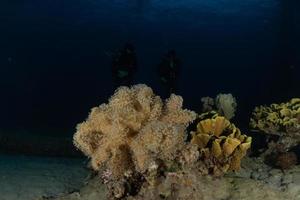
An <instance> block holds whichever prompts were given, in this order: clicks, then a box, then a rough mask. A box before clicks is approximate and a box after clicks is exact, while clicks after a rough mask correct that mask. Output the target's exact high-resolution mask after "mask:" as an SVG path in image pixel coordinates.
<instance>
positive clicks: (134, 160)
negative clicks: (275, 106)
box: [74, 84, 251, 199]
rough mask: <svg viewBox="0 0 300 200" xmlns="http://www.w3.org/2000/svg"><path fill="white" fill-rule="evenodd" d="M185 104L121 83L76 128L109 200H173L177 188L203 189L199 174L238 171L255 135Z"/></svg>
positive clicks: (79, 143) (181, 191) (182, 193)
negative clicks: (185, 107) (123, 85)
mask: <svg viewBox="0 0 300 200" xmlns="http://www.w3.org/2000/svg"><path fill="white" fill-rule="evenodd" d="M232 99H233V98H231V100H230V101H232ZM219 101H220V99H219ZM227 104H228V103H227ZM229 104H230V105H231V106H232V103H229ZM182 106H183V99H182V97H180V96H178V95H175V94H172V95H171V96H170V97H169V98H168V99H166V100H162V99H161V98H160V97H159V96H157V95H155V94H154V93H153V91H152V89H151V88H150V87H147V86H146V85H142V84H140V85H134V86H132V87H130V88H129V87H120V88H118V89H117V90H116V92H115V94H114V95H113V96H112V97H111V98H110V99H109V102H108V103H107V104H101V105H100V106H98V107H95V108H92V110H91V112H90V114H89V116H88V118H87V120H86V121H84V122H82V123H81V124H79V125H78V126H77V132H76V133H75V135H74V144H75V146H76V147H77V148H78V149H80V150H81V151H82V152H83V153H84V154H85V155H86V156H88V157H90V158H91V166H92V167H93V169H94V170H95V171H97V172H98V173H99V175H100V176H99V177H101V178H102V181H103V183H104V184H106V186H107V189H108V191H109V192H108V198H109V199H122V198H126V199H144V197H146V196H147V197H148V198H149V199H161V198H171V199H172V195H175V193H174V192H175V191H177V192H176V196H177V197H178V196H181V197H182V198H183V199H187V198H189V196H186V195H190V194H191V190H192V189H193V190H197V189H199V188H198V187H199V185H198V184H197V181H198V178H197V177H201V176H205V175H210V176H212V177H220V176H222V175H224V174H225V173H226V172H228V171H235V170H239V168H240V162H241V159H242V158H243V157H244V156H245V155H246V152H247V150H248V149H249V148H250V146H251V137H248V136H247V135H245V134H242V133H241V131H240V130H239V129H238V128H237V127H235V125H234V124H232V123H230V122H229V121H228V119H226V118H225V117H223V116H221V115H219V114H217V113H216V112H214V111H211V112H207V113H204V114H201V115H198V114H196V113H195V112H193V111H191V110H187V109H183V108H182ZM230 112H231V114H229V116H231V117H232V116H233V113H232V111H230ZM225 116H226V115H225ZM194 120H197V122H198V124H197V128H196V130H193V131H192V132H191V133H188V131H187V127H188V126H189V125H190V124H191V123H192V122H193V121H194ZM189 134H191V135H192V138H191V140H188V139H187V138H188V137H187V135H189ZM174 183H176V184H177V185H178V186H180V189H179V188H174V187H173V185H174ZM188 191H190V192H188ZM188 193H189V194H188Z"/></svg>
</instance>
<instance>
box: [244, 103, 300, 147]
mask: <svg viewBox="0 0 300 200" xmlns="http://www.w3.org/2000/svg"><path fill="white" fill-rule="evenodd" d="M250 127H251V128H253V129H254V130H257V131H261V132H263V133H265V134H269V135H277V136H279V140H278V142H277V144H278V145H280V149H281V150H280V151H288V150H290V149H291V148H293V147H295V146H297V145H298V144H299V143H300V98H294V99H291V100H290V101H289V102H286V103H280V104H276V103H273V104H271V105H270V106H259V107H256V108H255V109H254V111H253V115H252V118H251V121H250Z"/></svg>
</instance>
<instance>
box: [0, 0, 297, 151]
mask: <svg viewBox="0 0 300 200" xmlns="http://www.w3.org/2000/svg"><path fill="white" fill-rule="evenodd" d="M299 10H300V5H299V1H297V0H251V1H250V0H245V1H240V0H231V1H224V0H213V1H212V0H163V1H158V0H43V1H38V0H26V1H23V0H14V1H1V2H0V13H1V14H0V22H1V23H0V30H1V32H0V91H1V98H0V112H1V114H0V131H1V132H0V146H1V148H0V151H5V152H18V153H22V152H27V153H34V152H46V154H54V155H58V154H59V155H60V154H61V155H66V154H68V155H70V154H72V153H67V152H68V149H72V148H71V146H72V143H71V141H72V135H73V133H74V132H75V127H76V124H77V123H79V122H81V121H83V120H84V119H85V118H86V117H87V115H88V112H89V110H90V108H91V107H93V106H97V105H99V104H101V103H103V102H106V101H107V98H108V97H109V96H110V95H111V94H112V92H113V91H112V90H113V89H112V88H113V83H112V78H111V69H110V67H111V65H110V64H111V57H109V56H108V55H107V52H111V51H114V50H116V49H117V48H121V47H122V46H123V45H124V43H126V42H127V41H130V42H131V43H133V44H134V45H135V47H136V53H137V58H138V68H139V70H138V72H137V74H136V75H135V77H136V78H135V83H145V84H148V85H149V86H151V87H152V88H153V89H154V91H155V92H156V93H157V94H162V91H161V86H160V83H159V78H158V75H157V73H156V68H157V65H158V64H159V62H160V59H161V56H162V55H163V54H164V53H165V52H166V51H167V50H169V49H175V50H176V52H177V54H178V56H179V57H180V59H181V60H182V69H181V74H180V79H179V82H178V86H179V89H178V92H177V93H178V94H179V95H182V96H183V97H184V103H185V107H187V108H190V109H193V110H195V111H200V110H201V102H200V99H201V97H203V96H216V95H217V94H218V93H221V92H222V93H232V94H233V95H234V96H235V97H236V98H237V103H238V110H237V112H238V113H237V116H236V118H235V121H236V122H237V126H239V127H241V128H242V129H243V130H245V131H246V130H247V126H248V121H249V117H250V114H251V111H252V109H253V108H254V106H256V105H260V104H270V103H272V102H281V101H287V100H288V99H289V98H292V97H299V96H300V88H299V85H300V66H299V64H300V42H299V41H300V40H299V36H300V12H297V11H299ZM1 144H2V145H1ZM39 145H40V146H39ZM46 147H47V148H46ZM30 148H32V150H30V151H29V149H30ZM39 148H40V149H39ZM47 152H48V153H47Z"/></svg>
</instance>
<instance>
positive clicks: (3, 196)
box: [0, 155, 89, 200]
mask: <svg viewBox="0 0 300 200" xmlns="http://www.w3.org/2000/svg"><path fill="white" fill-rule="evenodd" d="M84 166H86V164H85V160H83V159H77V158H62V157H36V156H15V155H0V200H35V199H40V198H41V197H43V196H44V197H46V196H47V197H49V196H57V195H61V194H63V193H69V192H74V191H76V190H78V189H79V188H81V187H82V186H83V184H84V182H85V181H86V178H87V177H88V174H89V172H88V170H87V169H85V168H84Z"/></svg>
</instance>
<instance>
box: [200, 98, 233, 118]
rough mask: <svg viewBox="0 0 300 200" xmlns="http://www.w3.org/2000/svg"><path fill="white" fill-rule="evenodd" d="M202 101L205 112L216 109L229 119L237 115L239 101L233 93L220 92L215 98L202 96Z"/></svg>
mask: <svg viewBox="0 0 300 200" xmlns="http://www.w3.org/2000/svg"><path fill="white" fill-rule="evenodd" d="M201 102H202V104H203V106H202V111H203V112H209V111H213V110H215V111H217V112H218V113H219V114H220V115H222V116H224V117H226V118H227V119H228V120H230V119H232V118H233V117H234V115H235V111H236V107H237V103H236V99H235V98H234V97H233V96H232V94H218V95H217V96H216V98H215V99H213V98H211V97H203V98H201Z"/></svg>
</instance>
